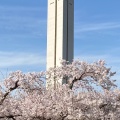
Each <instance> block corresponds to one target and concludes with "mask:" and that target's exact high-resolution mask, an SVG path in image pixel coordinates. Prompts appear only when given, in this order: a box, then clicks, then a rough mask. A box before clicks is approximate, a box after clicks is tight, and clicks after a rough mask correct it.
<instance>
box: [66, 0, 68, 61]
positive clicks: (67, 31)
mask: <svg viewBox="0 0 120 120" xmlns="http://www.w3.org/2000/svg"><path fill="white" fill-rule="evenodd" d="M66 49H67V50H66V61H68V0H67V46H66Z"/></svg>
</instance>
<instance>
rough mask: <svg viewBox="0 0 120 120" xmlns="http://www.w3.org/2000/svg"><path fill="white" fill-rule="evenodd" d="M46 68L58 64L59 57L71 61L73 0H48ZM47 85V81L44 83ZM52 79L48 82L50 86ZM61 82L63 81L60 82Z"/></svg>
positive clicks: (52, 83) (72, 47)
mask: <svg viewBox="0 0 120 120" xmlns="http://www.w3.org/2000/svg"><path fill="white" fill-rule="evenodd" d="M47 19H48V20H47V70H48V69H49V68H50V67H57V66H59V65H60V59H64V60H66V61H69V62H72V60H73V53H74V51H73V49H74V0H48V18H47ZM46 84H47V86H48V83H46ZM54 84H55V82H54V80H51V82H49V85H50V86H53V85H54ZM60 84H63V81H62V82H61V83H60Z"/></svg>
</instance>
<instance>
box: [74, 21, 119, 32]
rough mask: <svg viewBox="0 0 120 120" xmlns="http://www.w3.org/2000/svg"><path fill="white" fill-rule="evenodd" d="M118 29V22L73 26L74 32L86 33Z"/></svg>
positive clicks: (77, 24)
mask: <svg viewBox="0 0 120 120" xmlns="http://www.w3.org/2000/svg"><path fill="white" fill-rule="evenodd" d="M116 28H120V22H106V23H95V24H80V23H76V24H75V32H76V33H79V32H88V31H96V30H106V29H116Z"/></svg>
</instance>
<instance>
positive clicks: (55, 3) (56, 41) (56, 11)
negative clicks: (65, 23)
mask: <svg viewBox="0 0 120 120" xmlns="http://www.w3.org/2000/svg"><path fill="white" fill-rule="evenodd" d="M54 47H55V51H54V52H55V53H54V54H55V58H54V61H55V62H54V67H56V48H57V0H55V46H54Z"/></svg>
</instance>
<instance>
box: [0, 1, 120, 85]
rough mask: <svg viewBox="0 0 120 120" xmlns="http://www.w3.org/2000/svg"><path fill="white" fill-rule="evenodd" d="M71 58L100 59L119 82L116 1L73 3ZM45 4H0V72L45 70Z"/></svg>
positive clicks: (119, 33)
mask: <svg viewBox="0 0 120 120" xmlns="http://www.w3.org/2000/svg"><path fill="white" fill-rule="evenodd" d="M74 1H75V11H74V15H75V16H74V17H75V21H74V28H75V30H74V58H75V59H77V58H79V59H81V60H85V61H90V62H94V61H96V60H99V59H104V60H105V61H106V63H107V66H108V67H111V68H112V70H113V71H116V72H117V74H116V76H115V79H117V84H118V85H119V86H120V84H119V80H120V7H119V5H120V0H99V1H98V0H74ZM46 31H47V0H0V71H1V72H2V73H3V74H4V75H5V74H7V72H9V71H15V70H22V71H23V72H30V71H40V70H45V68H46V42H47V41H46V38H47V32H46Z"/></svg>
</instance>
